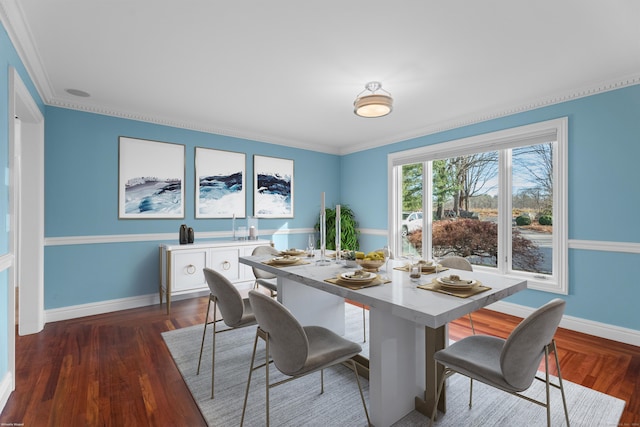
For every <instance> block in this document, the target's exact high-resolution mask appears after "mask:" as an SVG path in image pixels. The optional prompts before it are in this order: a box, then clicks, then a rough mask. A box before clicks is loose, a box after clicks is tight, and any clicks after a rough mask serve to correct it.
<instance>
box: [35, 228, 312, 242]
mask: <svg viewBox="0 0 640 427" xmlns="http://www.w3.org/2000/svg"><path fill="white" fill-rule="evenodd" d="M314 231H315V230H314V229H313V228H294V229H282V230H263V229H260V230H259V232H260V236H262V237H261V239H267V240H269V239H268V236H279V235H288V234H304V233H313V232H314ZM177 235H178V233H177V232H175V233H149V234H110V235H102V236H69V237H47V238H45V240H44V245H45V246H66V245H96V244H104V243H130V242H155V241H161V242H172V241H175V240H176V237H177ZM232 238H233V235H232V233H231V232H230V231H205V232H196V235H195V241H196V242H197V241H198V240H201V239H232Z"/></svg>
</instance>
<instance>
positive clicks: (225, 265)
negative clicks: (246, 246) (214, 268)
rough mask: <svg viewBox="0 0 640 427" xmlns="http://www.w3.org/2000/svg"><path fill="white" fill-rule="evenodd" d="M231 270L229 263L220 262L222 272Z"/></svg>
mask: <svg viewBox="0 0 640 427" xmlns="http://www.w3.org/2000/svg"><path fill="white" fill-rule="evenodd" d="M230 268H231V263H230V262H229V261H223V262H222V269H223V270H228V269H230Z"/></svg>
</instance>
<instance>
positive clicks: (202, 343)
mask: <svg viewBox="0 0 640 427" xmlns="http://www.w3.org/2000/svg"><path fill="white" fill-rule="evenodd" d="M210 308H211V295H209V302H208V303H207V314H206V316H205V317H204V331H202V342H201V343H200V356H199V357H198V370H197V371H196V375H200V362H202V350H203V349H204V337H205V336H206V334H207V325H209V323H211V322H209V309H210ZM213 320H214V321H215V318H214V319H213Z"/></svg>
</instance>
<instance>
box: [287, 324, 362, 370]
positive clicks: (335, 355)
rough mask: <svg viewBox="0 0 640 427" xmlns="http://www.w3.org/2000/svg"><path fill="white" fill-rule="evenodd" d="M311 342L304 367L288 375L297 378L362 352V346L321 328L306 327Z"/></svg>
mask: <svg viewBox="0 0 640 427" xmlns="http://www.w3.org/2000/svg"><path fill="white" fill-rule="evenodd" d="M303 329H304V331H305V333H306V334H307V340H308V342H309V354H308V355H307V360H306V362H305V364H304V366H303V367H302V368H301V369H300V370H298V371H297V372H294V373H288V375H292V376H297V375H303V374H305V373H307V372H312V371H316V370H318V369H323V368H325V367H328V366H332V365H335V364H337V363H341V362H343V361H345V360H348V359H350V358H352V357H353V356H355V355H356V354H358V353H360V352H361V351H362V347H361V346H360V344H358V343H355V342H353V341H349V340H347V339H345V338H342V337H341V336H340V335H338V334H336V333H335V332H333V331H330V330H329V329H327V328H323V327H321V326H304V327H303Z"/></svg>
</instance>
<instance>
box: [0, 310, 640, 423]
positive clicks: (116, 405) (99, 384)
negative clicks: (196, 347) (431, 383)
mask: <svg viewBox="0 0 640 427" xmlns="http://www.w3.org/2000/svg"><path fill="white" fill-rule="evenodd" d="M206 302H207V299H206V298H198V299H191V300H183V301H178V302H174V303H173V304H172V311H171V316H167V315H166V313H165V311H164V309H161V308H160V307H159V306H151V307H145V308H139V309H134V310H127V311H120V312H116V313H110V314H104V315H99V316H92V317H85V318H80V319H74V320H67V321H61V322H55V323H50V324H47V325H46V327H45V329H44V331H43V332H41V333H39V334H36V335H28V336H24V337H20V336H18V337H17V338H16V371H17V372H16V375H17V378H16V381H17V387H16V391H15V392H14V393H13V394H12V395H11V397H10V399H9V401H8V403H7V405H6V407H5V409H4V411H3V412H2V414H0V425H3V424H4V423H18V424H23V425H25V426H27V427H29V426H62V425H64V426H145V425H149V426H204V425H205V422H204V420H203V419H202V417H201V415H200V412H199V411H198V408H197V406H196V404H195V403H194V401H193V399H192V397H191V394H190V393H189V391H188V389H187V387H186V385H185V384H184V382H183V380H182V377H181V376H180V373H179V372H178V370H177V368H176V367H175V365H174V363H173V360H172V358H171V355H170V354H169V351H168V350H167V348H166V347H165V345H164V341H163V340H162V337H161V336H160V333H161V332H164V331H168V330H172V329H179V328H183V327H186V326H190V325H194V324H202V322H203V321H204V313H205V311H206ZM474 321H475V325H476V330H477V332H478V333H485V334H492V335H497V336H503V337H504V336H506V335H508V333H509V331H511V330H512V329H513V328H514V327H515V325H516V324H517V323H518V322H519V321H520V319H518V318H515V317H511V316H506V315H502V314H498V313H495V312H492V311H489V310H481V311H479V312H477V313H476V314H474ZM450 334H451V337H452V338H454V339H460V338H462V337H464V336H466V335H469V334H470V330H469V323H468V321H467V320H466V318H465V319H461V320H459V321H456V322H454V323H453V324H452V325H451V328H450ZM556 341H557V344H558V349H559V356H560V364H561V366H562V373H563V376H564V378H566V379H567V380H569V381H573V382H575V383H578V384H582V385H585V386H587V387H590V388H593V389H595V390H598V391H601V392H604V393H607V394H609V395H612V396H615V397H618V398H620V399H623V400H625V401H626V402H627V405H626V408H625V412H624V414H623V416H622V419H621V425H622V426H640V348H638V347H634V346H630V345H626V344H620V343H616V342H613V341H609V340H605V339H601V338H595V337H592V336H589V335H584V334H579V333H575V332H570V331H566V330H559V331H558V333H557V335H556ZM194 357H197V354H194Z"/></svg>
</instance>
